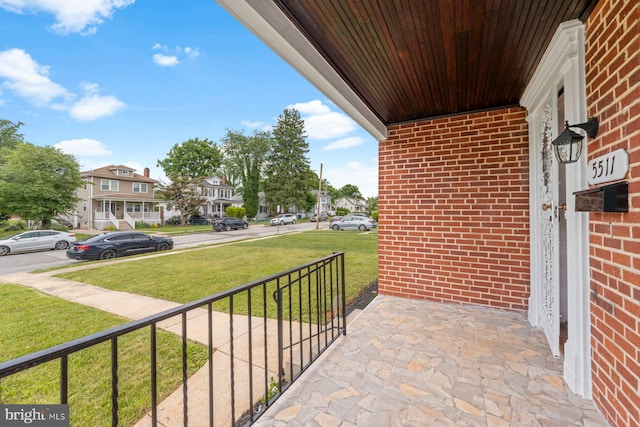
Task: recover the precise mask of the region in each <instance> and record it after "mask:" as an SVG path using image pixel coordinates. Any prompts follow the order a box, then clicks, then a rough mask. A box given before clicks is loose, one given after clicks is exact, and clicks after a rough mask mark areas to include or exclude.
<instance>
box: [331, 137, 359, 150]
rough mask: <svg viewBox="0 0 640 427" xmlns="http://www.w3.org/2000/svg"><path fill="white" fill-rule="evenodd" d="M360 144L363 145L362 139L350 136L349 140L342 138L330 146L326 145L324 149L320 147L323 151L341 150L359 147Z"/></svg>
mask: <svg viewBox="0 0 640 427" xmlns="http://www.w3.org/2000/svg"><path fill="white" fill-rule="evenodd" d="M362 144H364V139H362V138H361V137H359V136H351V137H349V138H342V139H339V140H337V141H334V142H332V143H330V144H327V145H325V146H324V147H322V150H324V151H330V150H341V149H345V148H351V147H359V146H361V145H362Z"/></svg>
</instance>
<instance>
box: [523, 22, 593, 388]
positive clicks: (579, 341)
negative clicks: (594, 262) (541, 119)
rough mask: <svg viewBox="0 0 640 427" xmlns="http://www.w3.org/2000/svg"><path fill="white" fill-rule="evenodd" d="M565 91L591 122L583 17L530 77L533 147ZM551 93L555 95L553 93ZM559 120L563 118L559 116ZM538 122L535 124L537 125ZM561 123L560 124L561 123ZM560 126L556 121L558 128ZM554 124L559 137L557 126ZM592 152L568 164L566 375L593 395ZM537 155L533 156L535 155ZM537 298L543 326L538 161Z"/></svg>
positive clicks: (534, 315)
mask: <svg viewBox="0 0 640 427" xmlns="http://www.w3.org/2000/svg"><path fill="white" fill-rule="evenodd" d="M560 89H563V90H564V115H565V120H567V121H569V123H572V124H574V123H581V122H584V121H586V116H587V104H586V81H585V29H584V24H582V22H580V21H578V20H572V21H568V22H564V23H562V24H561V25H560V26H559V27H558V29H557V31H556V33H555V35H554V36H553V39H552V41H551V44H550V45H549V47H548V49H547V51H546V52H545V54H544V56H543V58H542V61H541V62H540V64H539V65H538V68H537V69H536V72H535V73H534V75H533V78H532V79H531V81H530V82H529V84H528V86H527V88H526V90H525V91H524V94H523V95H522V99H521V100H520V104H521V105H522V106H524V107H525V108H526V109H527V111H528V114H529V116H530V117H529V118H528V121H529V137H530V142H529V143H530V147H532V150H533V149H534V148H533V147H535V139H534V138H536V136H535V132H536V130H535V127H536V126H535V122H536V120H535V117H536V115H538V114H539V113H540V111H541V109H542V108H544V105H545V102H548V100H549V98H550V96H553V94H557V93H558V91H559V90H560ZM550 94H551V95H550ZM555 120H557V118H556V119H555ZM532 125H533V126H532ZM556 125H557V123H556ZM558 127H559V126H556V129H557V128H558ZM556 129H554V137H555V136H557V131H556ZM587 158H588V155H587V152H586V147H585V148H584V150H583V154H582V156H581V158H580V160H579V161H578V162H576V163H573V164H569V165H564V166H562V165H561V166H560V167H564V168H565V180H566V182H565V185H564V191H565V194H564V196H565V199H566V204H567V206H566V211H565V212H564V214H565V219H566V239H567V245H568V247H569V248H571V250H568V251H567V257H566V272H567V274H566V276H567V278H566V282H567V294H568V300H567V304H568V307H567V317H568V319H567V320H568V327H569V335H568V339H567V342H566V343H565V345H564V369H563V371H564V379H565V381H566V382H567V384H568V385H569V387H570V388H571V390H573V392H575V393H577V394H579V395H581V396H583V397H585V398H591V342H590V341H591V319H590V301H589V216H588V214H585V213H583V212H576V211H575V197H574V196H573V193H574V192H575V191H579V190H581V189H584V188H587V186H588V183H587V177H588V175H587ZM532 160H533V159H532ZM530 166H531V173H530V178H531V180H530V182H531V183H532V185H531V192H532V193H531V195H530V200H531V203H532V205H531V209H532V211H531V245H532V246H531V257H532V259H531V268H532V271H531V277H532V283H531V287H532V289H531V298H530V303H529V321H530V322H531V323H532V325H534V326H539V324H538V322H537V320H536V319H538V318H539V313H538V311H539V310H540V304H539V301H538V299H539V298H537V296H539V290H538V289H534V287H535V286H537V284H536V281H535V280H534V278H535V277H537V276H536V274H537V273H536V271H534V270H535V268H536V267H535V266H536V265H539V263H540V260H538V259H536V257H537V256H538V255H537V254H538V251H537V246H536V245H538V244H540V242H539V240H540V239H539V237H538V236H537V231H536V230H537V222H536V220H535V215H534V212H535V211H534V209H535V208H536V207H537V206H535V203H536V201H537V195H536V191H537V190H536V187H535V185H534V184H535V183H536V182H537V179H538V174H539V173H540V169H539V168H537V167H536V164H535V162H534V161H532V163H531V165H530Z"/></svg>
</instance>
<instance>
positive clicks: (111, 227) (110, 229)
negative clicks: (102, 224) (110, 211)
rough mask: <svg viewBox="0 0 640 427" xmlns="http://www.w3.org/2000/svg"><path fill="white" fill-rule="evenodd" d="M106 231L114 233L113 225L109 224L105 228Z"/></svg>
mask: <svg viewBox="0 0 640 427" xmlns="http://www.w3.org/2000/svg"><path fill="white" fill-rule="evenodd" d="M105 230H106V231H116V228H115V227H114V226H113V224H109V226H108V227H106V228H105Z"/></svg>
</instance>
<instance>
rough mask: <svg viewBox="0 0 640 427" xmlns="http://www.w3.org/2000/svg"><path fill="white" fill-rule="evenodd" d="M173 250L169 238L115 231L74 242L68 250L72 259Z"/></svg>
mask: <svg viewBox="0 0 640 427" xmlns="http://www.w3.org/2000/svg"><path fill="white" fill-rule="evenodd" d="M172 248H173V240H172V239H171V238H169V237H160V236H150V235H148V234H144V233H138V232H135V231H113V232H110V233H103V234H99V235H97V236H93V237H90V238H88V239H87V240H83V241H80V242H73V243H72V244H71V246H69V248H68V249H67V258H71V259H110V258H115V257H121V256H127V255H137V254H142V253H145V252H153V251H167V250H169V249H172Z"/></svg>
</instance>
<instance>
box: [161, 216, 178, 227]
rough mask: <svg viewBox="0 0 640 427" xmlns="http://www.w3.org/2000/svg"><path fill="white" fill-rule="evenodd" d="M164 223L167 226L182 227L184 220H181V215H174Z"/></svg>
mask: <svg viewBox="0 0 640 427" xmlns="http://www.w3.org/2000/svg"><path fill="white" fill-rule="evenodd" d="M164 223H165V224H167V225H180V224H182V220H181V219H180V215H174V216H172V217H170V218H168V219H165V220H164Z"/></svg>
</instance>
